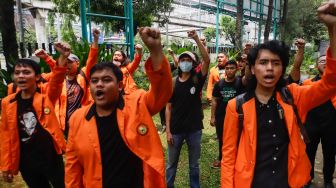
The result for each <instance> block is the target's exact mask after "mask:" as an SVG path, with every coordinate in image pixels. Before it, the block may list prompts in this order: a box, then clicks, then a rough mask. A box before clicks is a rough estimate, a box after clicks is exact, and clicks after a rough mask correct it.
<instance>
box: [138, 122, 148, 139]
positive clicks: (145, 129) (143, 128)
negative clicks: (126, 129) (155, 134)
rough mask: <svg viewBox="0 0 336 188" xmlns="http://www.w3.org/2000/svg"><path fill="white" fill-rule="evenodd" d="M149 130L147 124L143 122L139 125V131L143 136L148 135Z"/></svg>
mask: <svg viewBox="0 0 336 188" xmlns="http://www.w3.org/2000/svg"><path fill="white" fill-rule="evenodd" d="M147 132H148V127H147V125H145V124H143V123H141V124H140V125H139V126H138V133H139V134H140V135H142V136H144V135H146V134H147Z"/></svg>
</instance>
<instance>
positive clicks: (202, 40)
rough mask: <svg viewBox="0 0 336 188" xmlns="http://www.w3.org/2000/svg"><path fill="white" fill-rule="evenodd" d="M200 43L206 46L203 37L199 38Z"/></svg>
mask: <svg viewBox="0 0 336 188" xmlns="http://www.w3.org/2000/svg"><path fill="white" fill-rule="evenodd" d="M200 41H201V43H202V45H203V46H206V39H205V37H201V38H200Z"/></svg>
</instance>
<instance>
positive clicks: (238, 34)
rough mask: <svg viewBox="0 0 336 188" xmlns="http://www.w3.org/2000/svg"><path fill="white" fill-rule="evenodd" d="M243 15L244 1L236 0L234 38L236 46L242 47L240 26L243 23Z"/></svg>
mask: <svg viewBox="0 0 336 188" xmlns="http://www.w3.org/2000/svg"><path fill="white" fill-rule="evenodd" d="M243 16H244V1H243V0H237V19H236V28H237V32H236V36H235V37H236V40H237V42H236V43H237V45H236V48H238V49H242V27H243V25H244V23H243Z"/></svg>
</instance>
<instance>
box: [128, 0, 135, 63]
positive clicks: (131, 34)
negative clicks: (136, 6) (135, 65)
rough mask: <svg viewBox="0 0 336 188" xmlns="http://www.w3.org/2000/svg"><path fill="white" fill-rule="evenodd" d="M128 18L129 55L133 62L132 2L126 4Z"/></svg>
mask: <svg viewBox="0 0 336 188" xmlns="http://www.w3.org/2000/svg"><path fill="white" fill-rule="evenodd" d="M128 6H129V7H128V8H129V11H128V17H129V36H130V54H131V59H132V60H133V58H134V31H133V30H134V29H133V28H134V27H133V1H132V0H129V4H128Z"/></svg>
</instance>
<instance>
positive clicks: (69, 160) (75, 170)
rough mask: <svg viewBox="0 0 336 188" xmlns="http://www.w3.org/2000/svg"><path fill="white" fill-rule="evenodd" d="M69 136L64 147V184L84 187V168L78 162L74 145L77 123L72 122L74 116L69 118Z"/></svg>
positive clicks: (68, 186) (77, 187)
mask: <svg viewBox="0 0 336 188" xmlns="http://www.w3.org/2000/svg"><path fill="white" fill-rule="evenodd" d="M69 127H70V128H69V136H68V143H67V147H66V153H65V156H66V163H65V186H66V187H67V188H80V187H84V185H83V181H82V176H83V174H84V170H83V167H82V165H81V164H80V162H79V160H78V157H77V152H76V150H75V145H74V140H73V139H74V135H75V134H76V133H75V132H76V127H77V125H75V124H74V118H73V117H71V118H70V120H69Z"/></svg>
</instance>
